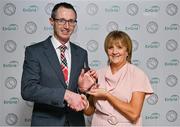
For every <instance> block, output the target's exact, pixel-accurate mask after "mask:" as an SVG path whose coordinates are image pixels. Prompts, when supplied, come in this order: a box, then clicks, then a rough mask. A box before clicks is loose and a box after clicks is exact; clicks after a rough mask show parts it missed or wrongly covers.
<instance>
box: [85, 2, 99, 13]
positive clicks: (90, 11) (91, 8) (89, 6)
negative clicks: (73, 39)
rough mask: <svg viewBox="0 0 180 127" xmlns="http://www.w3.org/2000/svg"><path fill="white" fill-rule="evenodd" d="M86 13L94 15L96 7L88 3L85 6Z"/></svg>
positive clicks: (96, 10)
mask: <svg viewBox="0 0 180 127" xmlns="http://www.w3.org/2000/svg"><path fill="white" fill-rule="evenodd" d="M86 12H87V13H88V15H91V16H92V15H96V14H97V12H98V6H97V5H96V4H94V3H90V4H88V5H87V8H86Z"/></svg>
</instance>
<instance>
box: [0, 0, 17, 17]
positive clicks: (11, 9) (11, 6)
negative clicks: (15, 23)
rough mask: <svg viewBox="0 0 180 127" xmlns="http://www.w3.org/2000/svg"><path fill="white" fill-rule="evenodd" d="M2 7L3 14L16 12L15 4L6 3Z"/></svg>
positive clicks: (9, 14)
mask: <svg viewBox="0 0 180 127" xmlns="http://www.w3.org/2000/svg"><path fill="white" fill-rule="evenodd" d="M3 9H4V14H6V15H8V16H12V15H14V14H15V12H16V6H15V5H14V4H13V3H7V4H6V5H5V6H4V8H3Z"/></svg>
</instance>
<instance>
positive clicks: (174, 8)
mask: <svg viewBox="0 0 180 127" xmlns="http://www.w3.org/2000/svg"><path fill="white" fill-rule="evenodd" d="M177 12H178V7H177V6H176V5H175V4H173V3H171V4H169V5H168V6H167V7H166V13H167V14H168V15H170V16H174V15H176V14H177Z"/></svg>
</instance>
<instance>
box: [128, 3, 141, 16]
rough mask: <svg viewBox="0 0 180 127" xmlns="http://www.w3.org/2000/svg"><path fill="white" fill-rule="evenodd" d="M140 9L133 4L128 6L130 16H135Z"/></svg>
mask: <svg viewBox="0 0 180 127" xmlns="http://www.w3.org/2000/svg"><path fill="white" fill-rule="evenodd" d="M138 10H139V7H138V6H137V5H136V4H135V3H131V4H129V5H128V6H127V13H128V14H129V15H130V16H135V15H136V14H137V13H138Z"/></svg>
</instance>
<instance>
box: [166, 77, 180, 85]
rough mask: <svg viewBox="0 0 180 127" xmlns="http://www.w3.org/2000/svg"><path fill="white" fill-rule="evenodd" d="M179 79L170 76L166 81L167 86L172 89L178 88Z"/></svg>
mask: <svg viewBox="0 0 180 127" xmlns="http://www.w3.org/2000/svg"><path fill="white" fill-rule="evenodd" d="M177 82H178V79H177V77H176V76H175V75H169V76H168V77H167V79H166V84H167V85H168V86H170V87H174V86H176V84H177Z"/></svg>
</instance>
